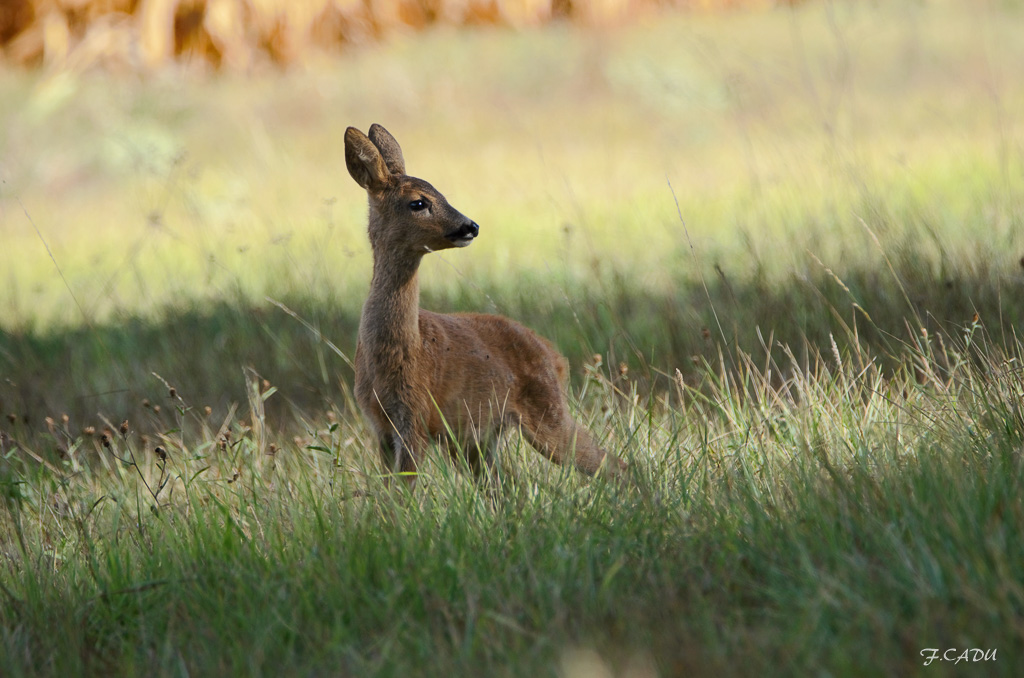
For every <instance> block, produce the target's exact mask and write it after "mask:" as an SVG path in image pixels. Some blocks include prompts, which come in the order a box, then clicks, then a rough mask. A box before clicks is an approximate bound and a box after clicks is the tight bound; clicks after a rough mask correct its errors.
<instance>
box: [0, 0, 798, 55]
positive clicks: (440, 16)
mask: <svg viewBox="0 0 1024 678" xmlns="http://www.w3.org/2000/svg"><path fill="white" fill-rule="evenodd" d="M776 3H778V4H793V3H794V0H6V2H5V3H4V4H3V6H2V7H0V46H2V47H3V49H4V51H5V53H6V55H7V56H8V57H9V58H10V59H11V60H13V61H15V62H17V63H23V64H32V65H35V64H39V63H46V64H49V65H51V66H57V67H68V66H70V67H75V68H82V67H89V66H92V65H95V64H102V65H104V66H108V67H118V68H126V67H130V68H138V67H147V68H153V67H157V66H161V65H164V64H166V63H167V62H168V61H170V60H172V59H183V60H199V61H202V62H205V63H209V64H211V65H213V66H217V67H227V68H232V69H246V68H249V67H251V66H253V65H258V64H259V63H260V62H261V61H264V62H265V61H271V62H277V63H282V64H291V63H294V62H297V61H303V60H305V59H307V58H308V57H309V56H310V55H311V53H316V52H318V51H324V50H336V49H337V48H338V47H340V46H343V45H346V44H352V43H362V42H366V41H368V40H371V39H374V38H377V37H380V36H383V35H389V34H392V33H396V32H401V31H406V30H410V29H412V30H415V29H422V28H424V27H426V26H430V25H445V26H470V25H503V26H511V27H526V26H537V25H540V24H543V23H546V22H548V21H551V20H554V19H565V20H569V21H572V22H575V23H581V24H585V25H610V24H615V23H620V22H623V21H628V20H630V19H631V18H634V17H636V16H637V15H638V14H649V13H652V12H657V11H664V10H667V9H680V8H685V9H691V10H716V9H717V10H720V9H730V8H737V7H751V6H770V5H772V4H776Z"/></svg>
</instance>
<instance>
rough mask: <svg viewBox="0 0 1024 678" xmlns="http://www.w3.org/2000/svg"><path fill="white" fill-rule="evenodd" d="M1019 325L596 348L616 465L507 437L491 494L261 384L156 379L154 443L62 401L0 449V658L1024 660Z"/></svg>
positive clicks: (146, 662) (693, 665)
mask: <svg viewBox="0 0 1024 678" xmlns="http://www.w3.org/2000/svg"><path fill="white" fill-rule="evenodd" d="M1014 346H1015V348H1014V352H1013V353H1012V354H1003V353H1001V352H1000V350H998V349H996V348H994V347H993V346H991V345H989V344H988V338H987V337H985V336H984V332H983V330H982V328H980V327H977V326H976V327H972V328H969V329H968V331H967V333H966V334H965V335H964V336H962V337H960V338H959V339H958V340H957V341H956V342H955V343H953V344H949V345H946V347H945V348H943V349H939V348H938V347H937V346H934V345H932V346H923V347H922V349H921V350H920V351H919V352H916V353H912V354H910V355H909V356H908V358H907V361H906V362H905V364H903V365H902V366H901V367H900V369H899V370H898V371H897V372H896V374H894V375H892V376H888V377H887V376H884V375H883V374H882V371H881V370H879V369H878V368H877V366H876V363H875V362H874V361H873V359H872V356H870V355H868V354H866V353H864V352H861V353H859V354H858V353H847V354H843V353H836V354H835V355H834V356H823V357H821V358H819V359H817V360H815V361H814V362H813V363H810V364H802V363H801V362H800V360H799V359H797V358H796V357H795V356H794V357H792V358H791V359H790V360H789V362H788V363H784V364H776V363H774V362H772V361H771V360H770V359H768V358H766V357H762V358H758V357H756V356H749V355H746V354H742V355H737V356H736V358H737V360H738V361H739V362H740V363H741V365H742V367H741V368H740V369H739V370H719V369H717V368H715V367H714V366H711V365H707V366H706V367H704V368H702V369H701V370H700V374H701V375H702V379H703V383H702V386H701V388H699V389H697V388H691V387H690V386H687V385H686V384H685V383H684V382H683V381H682V380H680V381H678V382H677V389H676V390H675V391H674V392H671V393H666V394H664V395H663V396H658V397H654V396H644V395H641V394H639V393H637V392H636V390H635V389H632V390H631V389H630V388H629V386H628V382H625V381H624V380H622V378H621V377H617V379H618V380H619V383H614V382H613V381H612V380H610V379H609V378H607V377H604V376H602V372H601V371H600V370H599V369H598V368H592V369H591V370H590V372H589V375H590V376H589V380H588V383H587V389H586V392H585V400H586V402H587V403H588V404H587V406H586V407H585V408H584V411H585V412H587V413H590V416H591V417H592V418H595V419H598V420H601V421H603V424H601V426H602V428H601V429H599V430H604V431H605V444H607V445H609V446H611V447H612V448H613V449H617V450H622V451H623V453H624V454H625V456H626V457H627V458H628V459H629V460H630V461H631V463H632V469H633V482H632V483H631V484H630V485H629V486H618V485H610V484H608V483H605V482H603V481H601V480H597V481H593V482H586V481H583V480H581V479H580V478H579V477H576V476H574V475H571V474H567V473H566V472H564V471H561V470H558V469H555V468H554V467H551V466H550V465H548V464H547V463H546V462H544V461H542V460H540V459H539V457H537V456H536V455H533V453H532V452H529V451H528V450H526V449H523V448H522V447H521V444H520V443H519V441H518V439H516V438H513V439H512V440H511V441H510V442H509V445H508V447H507V449H506V450H505V452H504V454H503V456H502V464H503V469H504V474H503V482H502V483H501V485H500V486H497V487H495V488H492V489H491V491H484V490H482V489H481V488H478V487H476V486H475V485H474V483H473V482H472V481H471V480H469V479H467V477H465V476H462V475H460V474H458V473H456V472H455V471H454V470H453V469H452V468H451V467H450V465H448V464H445V463H443V462H439V461H437V460H438V459H439V458H440V456H441V455H437V456H436V457H433V458H431V460H430V462H428V464H427V465H426V466H425V467H424V468H423V469H422V471H423V478H422V479H421V482H420V483H419V485H418V486H417V490H416V492H415V493H414V494H409V493H407V492H402V491H401V490H400V489H398V488H392V489H391V490H389V489H387V488H386V486H385V485H384V483H383V481H382V480H381V479H380V478H379V476H378V475H377V470H376V468H375V465H374V461H373V460H374V452H373V450H372V445H371V444H370V441H369V440H368V439H367V436H366V434H364V433H363V432H362V431H361V429H360V428H359V427H354V426H353V422H352V421H351V420H350V418H349V416H348V415H342V416H341V417H340V418H339V419H335V420H332V419H325V420H324V421H322V422H308V432H307V433H306V435H305V436H304V437H302V438H300V439H297V440H295V441H289V442H284V441H282V440H281V439H280V438H277V437H275V436H274V435H273V434H272V433H271V432H270V431H268V428H267V422H266V420H265V416H264V403H265V401H266V400H268V399H272V398H274V397H276V395H277V394H276V393H274V391H273V389H267V388H266V386H265V385H263V384H261V383H260V382H259V381H258V380H253V381H252V382H251V384H250V391H249V393H250V402H249V407H248V410H247V411H244V412H239V413H237V414H236V415H235V416H234V417H232V418H231V419H230V420H229V421H227V422H225V423H224V425H223V426H222V427H220V428H217V427H216V426H215V425H211V424H210V423H209V422H208V420H207V418H206V415H205V413H203V412H197V411H196V410H194V409H191V408H190V406H189V405H188V404H187V399H186V397H185V396H184V395H183V394H180V393H177V392H175V395H174V397H173V399H171V401H172V402H173V403H174V404H175V409H176V411H177V414H176V416H177V417H178V418H179V419H180V422H179V425H178V426H177V427H176V428H173V429H169V430H168V431H167V432H165V433H164V434H162V435H161V436H159V437H158V438H156V439H150V440H148V441H143V440H141V439H140V436H139V435H138V434H137V432H136V431H135V430H134V428H133V427H131V426H129V427H126V429H125V432H124V433H122V432H121V431H120V430H117V429H113V430H111V431H110V432H108V433H107V434H106V435H107V436H108V437H106V438H97V439H88V438H80V437H73V436H67V437H64V436H63V433H62V432H61V431H60V430H59V429H60V426H59V424H58V425H57V429H58V431H57V432H56V433H55V438H57V439H58V440H61V441H63V443H62V444H64V445H66V451H65V456H64V459H63V460H62V461H60V462H58V463H53V464H41V463H39V462H38V460H36V459H33V458H32V455H31V452H30V450H27V449H17V448H14V449H11V448H8V450H7V451H6V454H5V458H6V461H5V462H4V465H3V467H2V469H3V487H4V497H5V511H4V514H3V516H2V520H3V523H4V526H5V529H7V530H9V534H10V535H11V539H10V540H9V541H8V542H7V543H6V545H5V556H6V559H7V566H6V568H5V570H4V574H3V578H2V580H0V581H2V582H3V596H4V597H5V604H4V605H3V606H2V607H0V627H2V628H3V636H2V637H0V647H2V648H3V656H5V657H6V659H5V660H4V669H5V675H53V674H59V675H65V674H69V673H70V674H76V675H82V674H85V675H110V674H111V673H113V674H120V675H135V674H138V673H140V672H143V673H147V674H149V675H184V674H188V675H196V674H201V675H206V674H211V673H217V674H223V673H229V674H233V675H238V674H241V675H271V674H273V675H281V674H311V673H312V674H330V675H407V674H409V673H412V674H415V675H466V674H473V675H480V674H495V673H498V674H503V675H536V674H538V673H539V674H541V675H593V674H587V673H579V672H576V673H574V671H583V670H584V669H585V668H586V667H587V666H591V665H593V664H595V662H597V663H598V664H600V665H604V666H605V669H606V670H615V671H619V672H622V671H627V670H633V671H637V672H639V673H634V674H630V675H681V674H683V673H694V674H697V675H780V676H782V675H794V674H800V675H805V674H819V673H828V674H830V675H843V676H857V675H869V674H870V675H894V676H895V675H912V674H920V675H925V674H929V675H930V674H931V673H938V674H940V675H962V674H964V672H980V673H983V674H984V675H1007V676H1009V675H1015V674H1016V673H1017V672H1018V671H1019V669H1020V666H1021V663H1020V656H1021V654H1020V653H1021V651H1022V650H1024V636H1022V630H1021V627H1020V624H1019V618H1020V615H1021V613H1022V612H1024V610H1022V606H1024V596H1022V592H1024V580H1022V577H1021V572H1020V568H1019V567H1018V564H1019V562H1020V560H1021V558H1022V557H1024V542H1022V540H1021V537H1020V535H1021V533H1022V532H1021V529H1020V528H1021V527H1022V523H1024V514H1022V511H1021V504H1020V502H1019V500H1018V498H1019V494H1020V492H1021V490H1022V489H1024V466H1022V465H1024V458H1022V453H1024V410H1022V400H1024V377H1022V371H1021V369H1020V360H1021V357H1022V356H1021V351H1020V349H1021V346H1020V344H1019V343H1017V344H1015V345H1014ZM780 373H781V374H787V375H788V376H786V377H785V378H783V379H781V380H780V379H779V378H778V377H777V376H776V375H778V374H780ZM627 376H628V375H627ZM168 398H169V399H170V396H168ZM595 425H598V424H597V422H595ZM102 435H103V434H100V433H98V434H97V436H102ZM275 440H276V442H271V441H275ZM7 444H8V445H10V443H9V442H8V443H7ZM927 648H940V649H941V650H943V651H944V650H946V649H948V648H958V652H957V653H956V654H955V655H953V656H958V655H959V654H960V650H962V649H974V648H978V649H983V650H984V651H985V652H987V653H989V654H990V655H991V653H992V651H995V660H994V661H992V660H990V661H986V662H984V663H981V664H971V665H970V666H966V667H965V666H963V665H961V666H953V665H943V664H942V662H941V661H940V662H939V663H938V664H936V665H935V666H929V667H927V668H925V666H924V660H925V657H924V656H923V655H922V654H921V651H922V650H925V649H927ZM559 666H561V667H562V668H561V669H558V667H559ZM629 667H632V668H629ZM613 675H621V673H615V674H613Z"/></svg>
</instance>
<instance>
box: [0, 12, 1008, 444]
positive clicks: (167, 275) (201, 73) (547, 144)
mask: <svg viewBox="0 0 1024 678" xmlns="http://www.w3.org/2000/svg"><path fill="white" fill-rule="evenodd" d="M1021 35H1024V8H1022V6H1021V3H1018V2H1011V1H1009V0H988V1H968V0H960V1H958V0H932V1H923V0H922V1H906V2H852V1H851V2H840V1H837V0H806V1H805V2H764V1H762V2H758V1H755V0H751V1H749V2H741V1H739V0H735V1H725V0H723V1H721V2H716V1H714V0H595V1H593V2H582V1H581V0H517V1H512V0H508V1H504V0H405V1H402V0H310V1H307V2H286V1H285V0H207V1H197V0H177V1H176V0H139V1H129V0H34V1H32V0H5V1H4V2H3V4H2V5H0V43H2V46H3V47H2V53H0V243H2V247H0V413H3V414H4V415H6V416H7V417H8V418H9V419H10V421H11V422H23V423H19V424H17V425H18V426H25V427H27V428H33V427H35V429H39V428H40V424H39V422H41V421H44V419H45V417H47V416H49V417H51V418H57V419H59V418H60V415H61V414H63V413H69V417H70V420H71V422H72V423H71V427H72V428H74V427H76V426H84V425H85V424H86V423H87V422H90V421H95V419H96V417H97V416H98V414H101V413H102V414H103V416H107V417H110V418H111V419H112V420H118V421H119V420H121V419H122V418H124V417H136V418H139V417H143V416H152V412H151V410H148V409H146V408H145V407H144V405H143V404H142V403H143V402H144V401H147V402H156V398H158V397H161V394H164V393H165V392H166V387H165V385H164V383H163V381H167V382H169V383H171V384H172V385H175V386H176V387H177V391H178V392H179V393H181V394H183V395H185V396H187V397H188V398H189V399H190V402H191V403H192V404H193V405H195V406H197V407H198V406H201V405H210V406H211V408H212V409H213V410H214V411H217V412H224V411H227V409H228V408H229V407H230V406H231V403H235V402H239V401H244V399H245V377H243V369H250V370H251V371H252V373H254V374H257V375H259V378H260V379H266V380H267V382H268V383H271V384H273V385H275V386H278V387H279V390H278V395H276V396H275V398H273V399H272V402H270V403H269V404H268V407H269V408H270V410H269V412H270V414H271V415H272V416H274V417H277V421H279V422H281V424H280V425H281V426H282V427H285V428H287V427H288V426H291V425H294V419H293V418H290V417H291V416H292V414H293V413H294V412H296V411H297V412H300V413H302V415H303V416H306V417H311V416H316V413H318V412H321V413H322V412H323V411H325V410H330V409H340V410H344V409H346V408H347V407H349V404H348V401H347V400H346V392H347V391H346V389H347V388H348V384H350V383H351V378H352V372H351V367H350V359H351V356H352V352H353V350H354V339H355V331H356V326H357V324H358V318H359V312H360V308H361V304H362V300H363V299H364V298H365V294H366V290H367V286H368V282H369V275H370V267H371V263H372V262H371V253H370V251H369V246H368V243H367V241H366V235H365V227H366V202H365V200H366V199H365V194H364V193H363V192H362V191H361V190H360V189H359V188H358V187H357V186H356V185H355V184H354V183H353V182H352V180H351V179H350V177H349V176H348V173H347V171H346V170H345V163H344V153H343V147H344V146H343V134H344V130H345V128H346V127H347V126H349V125H354V126H357V127H359V128H361V129H364V130H365V129H367V128H368V127H369V125H370V124H371V123H374V122H379V123H381V124H383V125H384V126H385V127H387V128H388V129H389V130H390V131H391V132H392V133H393V134H394V135H395V136H396V137H397V138H398V140H399V141H400V142H401V144H402V146H403V148H404V150H405V157H406V160H407V166H408V168H409V171H410V173H411V174H414V175H417V176H420V177H423V178H425V179H427V180H428V181H430V182H432V183H433V184H434V185H435V186H437V187H438V188H439V189H440V190H441V191H442V192H443V193H445V194H446V196H447V197H448V198H449V200H450V201H451V202H452V204H453V205H455V206H456V207H457V208H458V209H460V210H461V211H462V212H463V213H465V214H467V215H468V216H471V217H472V218H473V219H475V220H476V221H477V222H478V223H480V224H481V226H482V231H481V237H480V238H478V239H477V241H476V242H474V244H473V246H472V247H471V248H468V249H466V250H459V251H457V252H448V253H441V254H437V255H432V256H431V257H428V258H427V260H426V261H425V263H424V266H423V268H422V269H421V277H422V283H423V285H422V289H423V306H424V307H426V308H431V309H435V310H442V311H453V310H478V311H488V312H498V313H502V314H506V315H510V316H512V317H515V318H517V319H519V320H521V321H523V322H525V323H526V324H528V325H530V326H532V327H534V328H535V329H536V330H538V331H539V332H540V333H542V334H544V335H546V336H548V337H550V338H551V339H552V340H553V341H554V342H555V343H556V344H557V345H558V346H559V347H560V348H561V350H563V351H564V352H566V353H567V354H568V356H569V357H570V360H571V362H572V363H573V374H574V384H576V386H577V387H579V386H580V385H581V384H582V383H583V375H584V374H585V373H586V372H585V370H584V369H583V367H584V366H585V365H586V366H590V368H593V366H594V365H595V364H597V363H598V362H599V363H600V369H601V370H603V371H605V372H606V373H607V375H608V376H609V378H610V379H613V380H615V381H616V383H618V384H620V385H621V386H622V388H623V389H624V392H628V390H629V389H631V388H634V387H635V388H637V389H638V390H640V391H642V392H645V391H649V390H650V387H652V386H653V387H654V389H655V391H657V390H658V388H659V386H658V385H659V384H662V385H665V384H667V383H670V381H671V379H673V378H676V375H677V374H678V375H680V378H682V379H684V380H690V381H692V380H695V379H697V378H698V377H697V376H696V375H697V374H698V373H699V371H698V370H697V366H700V365H703V364H705V363H707V364H712V365H719V366H721V367H722V368H723V369H731V367H733V366H735V365H737V364H740V363H741V362H742V356H743V355H750V354H757V355H765V354H766V353H768V354H771V355H772V356H773V357H775V358H777V359H779V360H783V361H787V360H798V361H803V362H805V363H812V362H814V361H815V360H817V359H818V357H819V356H820V355H821V354H822V353H824V354H826V355H828V356H832V355H835V352H836V351H839V352H848V351H849V352H854V353H859V354H862V355H863V354H866V353H865V352H869V353H870V354H871V355H872V356H873V359H876V360H877V362H878V363H879V364H886V362H887V361H890V360H891V361H892V362H893V363H895V362H899V360H900V355H901V352H902V350H903V348H905V347H908V346H911V347H916V348H919V345H920V344H921V342H925V343H926V344H927V342H931V341H939V339H937V337H943V336H945V337H956V336H960V335H961V334H962V333H963V331H964V327H967V326H970V325H972V323H975V322H978V323H981V324H982V325H983V326H984V327H985V329H986V332H988V333H989V336H991V337H992V339H993V340H994V341H1000V340H1001V339H1002V338H1006V337H1012V336H1016V335H1017V333H1018V332H1019V330H1020V327H1021V325H1020V323H1021V319H1022V318H1024V310H1022V308H1021V305H1022V304H1021V301H1020V300H1021V299H1024V224H1022V215H1024V210H1022V205H1024V202H1022V200H1024V188H1022V187H1024V182H1022V178H1024V176H1022V175H1024V145H1022V140H1024V134H1022V133H1024V128H1022V121H1021V111H1022V105H1024V40H1021V39H1020V36H1021ZM976 314H977V315H976ZM925 348H927V346H925ZM597 356H599V357H600V360H598V359H597ZM829 359H831V358H829ZM677 371H678V372H677ZM155 375H159V378H158V377H157V376H155ZM783 376H784V375H783ZM162 380H163V381H162ZM32 422H34V423H32ZM288 422H293V423H292V424H289V423H288ZM12 425H13V424H12ZM162 425H163V424H162V423H161V422H160V421H157V422H155V423H154V426H155V427H160V426H162Z"/></svg>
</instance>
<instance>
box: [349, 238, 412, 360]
mask: <svg viewBox="0 0 1024 678" xmlns="http://www.w3.org/2000/svg"><path fill="white" fill-rule="evenodd" d="M422 258H423V257H422V256H414V257H409V256H401V255H396V254H394V253H385V252H377V251H375V252H374V257H373V279H372V281H371V282H370V293H369V296H368V297H367V299H366V304H365V305H364V306H363V315H362V320H361V322H360V329H359V337H360V339H361V340H362V341H363V343H365V344H366V345H367V348H368V349H369V350H370V351H371V354H373V355H375V356H380V357H381V358H382V359H383V358H384V356H393V355H396V352H397V354H398V355H401V356H403V357H404V358H409V357H412V356H413V355H414V354H415V353H416V352H417V350H418V348H419V345H420V325H419V317H420V283H419V267H420V260H421V259H422Z"/></svg>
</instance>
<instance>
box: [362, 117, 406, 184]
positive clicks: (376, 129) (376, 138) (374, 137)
mask: <svg viewBox="0 0 1024 678" xmlns="http://www.w3.org/2000/svg"><path fill="white" fill-rule="evenodd" d="M370 141H372V142H373V145H374V146H376V147H377V148H378V149H379V150H380V154H381V155H382V156H384V163H385V164H386V165H387V166H388V169H389V170H391V173H392V174H405V158H403V157H402V147H401V146H399V145H398V142H397V141H396V140H395V138H394V137H393V136H391V132H389V131H387V130H386V129H384V128H383V127H381V126H380V125H378V124H377V123H373V124H372V125H370Z"/></svg>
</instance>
